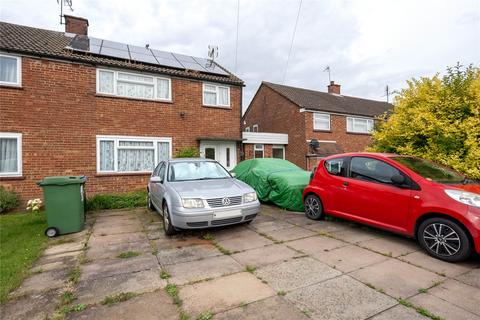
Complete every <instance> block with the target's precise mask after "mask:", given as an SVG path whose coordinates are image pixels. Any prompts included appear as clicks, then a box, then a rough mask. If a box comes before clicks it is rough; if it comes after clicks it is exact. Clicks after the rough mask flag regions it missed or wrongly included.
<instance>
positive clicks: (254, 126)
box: [252, 124, 258, 132]
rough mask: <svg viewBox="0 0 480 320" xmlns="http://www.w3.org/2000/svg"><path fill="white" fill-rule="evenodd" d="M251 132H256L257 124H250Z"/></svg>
mask: <svg viewBox="0 0 480 320" xmlns="http://www.w3.org/2000/svg"><path fill="white" fill-rule="evenodd" d="M252 132H258V124H254V125H253V126H252Z"/></svg>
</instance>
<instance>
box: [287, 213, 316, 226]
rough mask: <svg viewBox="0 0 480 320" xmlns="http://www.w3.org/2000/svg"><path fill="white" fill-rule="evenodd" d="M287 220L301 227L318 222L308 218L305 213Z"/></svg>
mask: <svg viewBox="0 0 480 320" xmlns="http://www.w3.org/2000/svg"><path fill="white" fill-rule="evenodd" d="M285 222H288V223H291V224H293V225H296V226H300V227H305V226H308V225H313V224H316V223H317V221H316V220H312V219H308V218H307V217H306V216H305V215H304V214H303V215H298V216H295V217H290V218H288V219H285Z"/></svg>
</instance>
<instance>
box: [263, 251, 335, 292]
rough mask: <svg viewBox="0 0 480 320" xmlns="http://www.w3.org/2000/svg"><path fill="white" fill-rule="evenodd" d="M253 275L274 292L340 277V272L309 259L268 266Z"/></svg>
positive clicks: (304, 258)
mask: <svg viewBox="0 0 480 320" xmlns="http://www.w3.org/2000/svg"><path fill="white" fill-rule="evenodd" d="M254 273H255V275H256V276H257V277H259V278H260V279H262V280H264V281H267V283H268V285H269V286H270V287H271V288H273V289H274V290H275V291H289V290H294V289H297V288H301V287H306V286H309V285H312V284H314V283H317V282H321V281H325V280H327V279H331V278H333V277H336V276H339V275H341V272H339V271H337V270H335V269H332V268H330V267H329V266H327V265H326V264H323V263H321V262H319V261H317V260H315V259H313V258H310V257H303V258H298V259H293V260H289V261H286V262H282V263H279V264H274V265H268V266H265V267H262V268H259V269H257V270H256V271H255V272H254Z"/></svg>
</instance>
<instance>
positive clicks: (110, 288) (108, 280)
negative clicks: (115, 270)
mask: <svg viewBox="0 0 480 320" xmlns="http://www.w3.org/2000/svg"><path fill="white" fill-rule="evenodd" d="M166 285H167V282H166V280H163V279H160V273H159V271H158V270H155V269H151V270H144V271H140V272H135V273H123V274H117V275H114V276H111V277H103V278H94V279H89V280H80V281H79V283H78V285H77V297H78V303H84V304H93V303H98V302H100V301H102V300H103V299H104V298H105V297H106V296H110V295H114V294H118V293H121V292H136V293H142V292H150V291H154V290H157V289H162V288H164V287H165V286H166Z"/></svg>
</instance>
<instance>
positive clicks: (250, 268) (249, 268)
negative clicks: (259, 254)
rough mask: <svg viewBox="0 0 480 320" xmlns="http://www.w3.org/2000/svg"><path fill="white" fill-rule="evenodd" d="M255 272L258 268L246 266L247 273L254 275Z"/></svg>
mask: <svg viewBox="0 0 480 320" xmlns="http://www.w3.org/2000/svg"><path fill="white" fill-rule="evenodd" d="M255 270H257V268H256V267H254V266H246V267H245V271H247V272H250V273H254V272H255Z"/></svg>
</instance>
